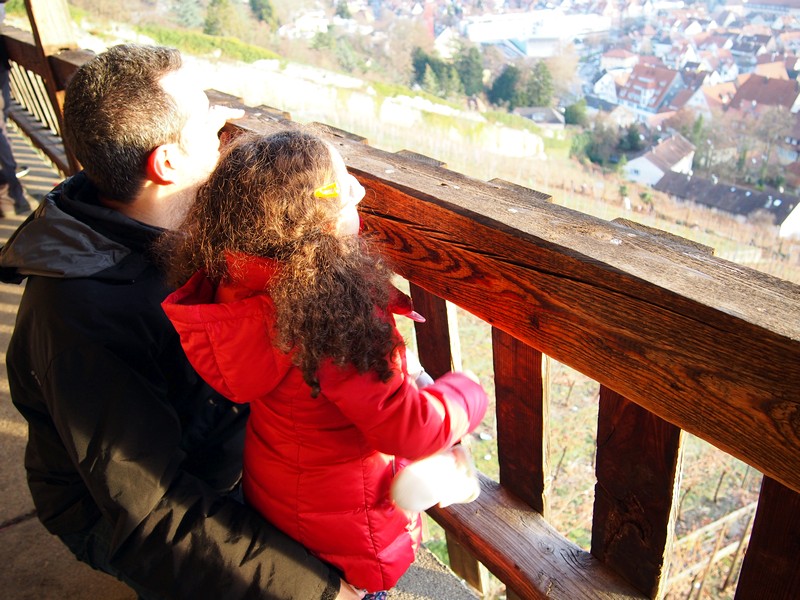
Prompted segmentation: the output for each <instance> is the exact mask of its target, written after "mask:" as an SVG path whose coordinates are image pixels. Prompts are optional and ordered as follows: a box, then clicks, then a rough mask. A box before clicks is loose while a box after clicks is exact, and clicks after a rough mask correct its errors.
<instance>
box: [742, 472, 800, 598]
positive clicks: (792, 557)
mask: <svg viewBox="0 0 800 600" xmlns="http://www.w3.org/2000/svg"><path fill="white" fill-rule="evenodd" d="M736 598H737V599H742V600H746V599H747V598H771V599H774V600H789V599H790V598H800V494H798V493H797V492H795V491H794V490H792V489H789V488H787V487H786V486H784V485H782V484H780V483H778V482H777V481H775V480H774V479H771V478H770V477H764V481H763V483H762V484H761V495H760V496H759V499H758V510H757V511H756V517H755V521H754V522H753V533H752V535H751V536H750V543H749V545H748V546H747V553H746V554H745V555H744V562H743V563H742V572H741V574H740V575H739V584H738V585H737V587H736Z"/></svg>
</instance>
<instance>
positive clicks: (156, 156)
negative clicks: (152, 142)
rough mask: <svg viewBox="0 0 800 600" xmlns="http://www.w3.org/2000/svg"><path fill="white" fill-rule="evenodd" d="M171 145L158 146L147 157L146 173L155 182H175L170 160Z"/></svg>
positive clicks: (166, 183) (160, 183) (159, 183)
mask: <svg viewBox="0 0 800 600" xmlns="http://www.w3.org/2000/svg"><path fill="white" fill-rule="evenodd" d="M171 146H172V144H162V145H161V146H156V148H155V150H153V151H152V152H151V153H150V156H148V157H147V165H146V166H145V175H146V177H147V179H149V180H150V181H152V182H153V183H155V184H158V185H170V184H172V183H175V178H174V177H173V169H172V164H171V163H170V160H169V155H170V149H171Z"/></svg>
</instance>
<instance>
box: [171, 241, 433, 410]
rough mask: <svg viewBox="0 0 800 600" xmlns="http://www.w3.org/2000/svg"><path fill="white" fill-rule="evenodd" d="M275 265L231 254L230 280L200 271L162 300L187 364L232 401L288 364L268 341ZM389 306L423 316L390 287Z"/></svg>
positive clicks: (243, 398) (269, 385)
mask: <svg viewBox="0 0 800 600" xmlns="http://www.w3.org/2000/svg"><path fill="white" fill-rule="evenodd" d="M277 268H278V265H277V263H275V262H274V261H272V260H270V259H263V258H248V257H244V256H234V255H231V256H229V257H228V269H229V272H230V273H231V279H232V281H231V282H225V283H222V284H219V285H216V284H214V283H213V282H212V281H211V280H209V279H208V277H206V275H205V273H204V272H203V271H200V272H198V273H195V275H194V276H193V277H192V278H191V279H190V280H189V281H188V282H187V283H186V284H185V285H183V286H182V287H181V288H179V289H178V290H176V291H175V292H173V293H172V294H170V295H169V296H168V297H167V298H166V300H164V302H163V304H162V306H163V308H164V311H165V312H166V313H167V316H168V317H169V319H170V321H172V324H173V325H174V326H175V329H176V330H177V332H178V334H179V335H180V337H181V344H182V345H183V348H184V350H185V351H186V355H187V356H188V357H189V360H190V361H191V362H192V366H193V367H194V368H195V370H196V371H197V372H198V374H199V375H200V376H201V377H202V378H203V379H205V380H206V381H207V382H208V383H209V384H210V385H211V386H212V387H213V388H214V389H216V390H217V391H218V392H219V393H221V394H222V395H223V396H225V397H227V398H229V399H231V400H233V401H235V402H249V401H252V400H253V398H256V397H262V396H265V395H267V394H269V393H270V392H271V391H272V390H273V389H275V387H276V386H277V385H278V384H279V383H280V382H281V381H282V380H283V379H284V378H285V377H286V375H287V373H288V372H289V370H290V369H291V367H292V358H291V355H290V354H287V353H286V352H284V351H282V350H280V349H279V348H276V347H275V345H274V341H275V336H274V332H273V325H274V323H275V306H274V304H273V303H272V300H271V298H270V297H269V295H268V294H267V293H265V291H266V290H267V288H268V287H269V282H270V280H271V279H272V277H273V276H274V274H275V272H276V270H277ZM389 309H390V311H391V312H392V313H394V314H400V315H404V316H407V317H409V318H411V319H413V320H415V321H424V320H425V319H424V318H423V317H422V316H420V315H419V314H418V313H416V312H414V310H413V307H412V305H411V299H410V298H409V297H408V296H406V295H405V294H404V293H403V292H401V291H400V290H397V289H396V288H392V290H391V296H390V303H389Z"/></svg>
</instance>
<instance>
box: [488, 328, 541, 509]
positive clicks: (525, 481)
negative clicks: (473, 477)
mask: <svg viewBox="0 0 800 600" xmlns="http://www.w3.org/2000/svg"><path fill="white" fill-rule="evenodd" d="M492 353H493V358H494V388H495V400H496V402H497V409H496V413H497V455H498V463H499V465H500V483H501V484H502V485H503V486H505V487H506V488H507V489H508V490H509V491H510V492H511V493H513V494H514V495H515V496H517V497H519V498H520V499H521V500H524V501H525V502H526V503H527V504H528V505H529V506H530V507H531V508H532V509H534V510H535V511H536V512H538V513H540V514H541V515H542V516H544V517H545V518H547V516H548V514H547V513H548V510H547V508H548V498H547V482H548V481H549V477H550V456H549V455H550V418H549V417H550V410H549V409H550V393H549V390H550V382H549V378H547V377H545V372H544V365H543V363H544V362H545V361H546V360H547V359H546V357H544V356H543V355H542V353H541V352H539V351H538V350H534V349H533V348H531V347H530V346H528V345H526V344H524V343H523V342H520V341H519V340H517V339H515V338H514V337H513V336H511V335H509V334H507V333H505V332H504V331H501V330H499V329H495V328H493V329H492Z"/></svg>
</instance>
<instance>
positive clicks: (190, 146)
mask: <svg viewBox="0 0 800 600" xmlns="http://www.w3.org/2000/svg"><path fill="white" fill-rule="evenodd" d="M161 87H162V88H164V90H165V91H166V92H167V93H168V94H169V95H170V96H172V98H173V99H174V100H175V103H176V105H177V106H178V110H179V111H180V112H181V113H182V114H183V116H184V119H185V122H184V125H183V129H181V139H180V142H179V149H180V150H181V153H182V155H183V156H179V157H178V158H177V159H176V161H175V162H178V164H173V165H172V166H173V167H174V168H175V169H176V170H177V176H178V178H180V180H181V181H182V182H184V183H185V184H186V185H192V184H193V183H201V182H203V181H205V180H206V179H207V178H208V176H209V175H210V174H211V171H212V170H213V169H214V166H215V165H216V164H217V159H218V158H219V137H218V134H219V130H220V129H222V127H223V125H225V119H226V114H225V111H224V110H220V107H215V106H211V105H210V104H209V102H208V97H207V96H206V93H205V92H204V91H203V88H202V87H200V85H199V84H198V83H197V81H196V80H195V79H194V78H193V77H192V76H191V74H190V73H189V71H187V70H186V69H180V70H178V71H173V72H172V73H169V74H167V75H165V76H164V78H163V79H162V80H161Z"/></svg>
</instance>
